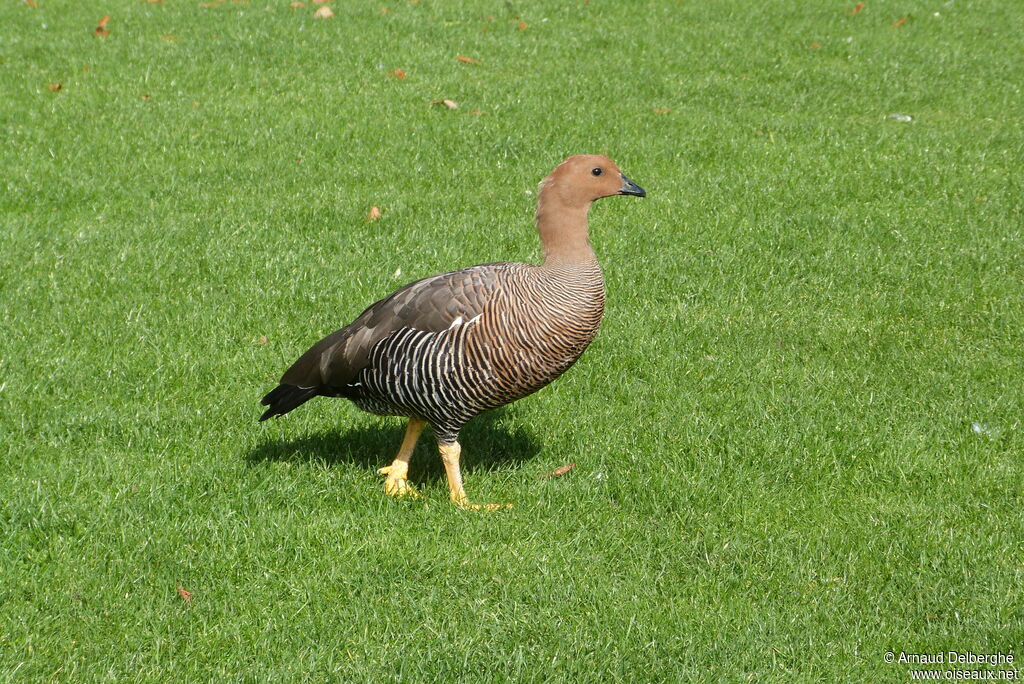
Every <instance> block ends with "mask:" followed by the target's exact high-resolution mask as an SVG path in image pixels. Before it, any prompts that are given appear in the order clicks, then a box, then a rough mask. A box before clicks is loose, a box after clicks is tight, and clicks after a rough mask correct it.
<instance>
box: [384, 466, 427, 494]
mask: <svg viewBox="0 0 1024 684" xmlns="http://www.w3.org/2000/svg"><path fill="white" fill-rule="evenodd" d="M377 472H378V473H380V474H381V475H387V479H386V480H384V493H385V494H388V495H390V496H394V497H396V498H399V499H401V498H403V497H406V496H408V497H410V498H413V499H416V498H419V496H420V493H419V492H417V491H416V490H415V489H414V488H413V486H412V485H411V484H409V479H408V477H407V476H408V474H409V466H407V465H406V464H404V463H398V464H395V463H392V464H391V465H389V466H384V467H383V468H380V469H379V470H377Z"/></svg>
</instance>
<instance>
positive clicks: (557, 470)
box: [540, 463, 576, 479]
mask: <svg viewBox="0 0 1024 684" xmlns="http://www.w3.org/2000/svg"><path fill="white" fill-rule="evenodd" d="M575 467H576V464H575V463H567V464H565V465H564V466H561V467H558V468H555V469H554V470H552V471H551V472H550V473H544V474H543V475H541V476H540V477H541V479H545V478H551V477H561V476H562V475H565V474H566V473H567V472H569V471H570V470H572V469H573V468H575Z"/></svg>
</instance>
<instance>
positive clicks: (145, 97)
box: [139, 93, 149, 100]
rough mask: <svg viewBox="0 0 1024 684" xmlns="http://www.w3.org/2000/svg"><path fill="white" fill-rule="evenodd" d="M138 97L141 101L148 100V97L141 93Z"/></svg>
mask: <svg viewBox="0 0 1024 684" xmlns="http://www.w3.org/2000/svg"><path fill="white" fill-rule="evenodd" d="M139 97H141V98H142V99H143V100H148V99H149V95H147V94H146V93H143V94H142V95H139Z"/></svg>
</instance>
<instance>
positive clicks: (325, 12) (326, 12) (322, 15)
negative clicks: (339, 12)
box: [313, 5, 334, 19]
mask: <svg viewBox="0 0 1024 684" xmlns="http://www.w3.org/2000/svg"><path fill="white" fill-rule="evenodd" d="M333 16H334V11H333V10H331V8H330V7H328V6H327V5H321V7H320V9H318V10H317V11H316V12H313V17H314V18H315V19H330V18H331V17H333Z"/></svg>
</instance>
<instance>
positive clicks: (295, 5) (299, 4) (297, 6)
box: [288, 2, 306, 9]
mask: <svg viewBox="0 0 1024 684" xmlns="http://www.w3.org/2000/svg"><path fill="white" fill-rule="evenodd" d="M288 6H289V7H291V8H292V9H303V8H304V7H305V6H306V3H304V2H293V3H291V4H290V5H288Z"/></svg>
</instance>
